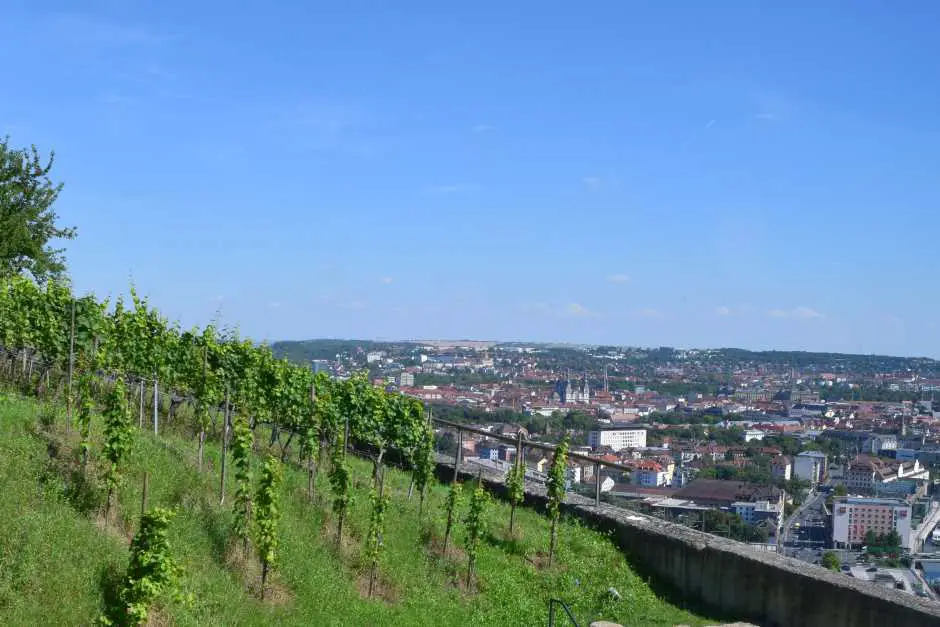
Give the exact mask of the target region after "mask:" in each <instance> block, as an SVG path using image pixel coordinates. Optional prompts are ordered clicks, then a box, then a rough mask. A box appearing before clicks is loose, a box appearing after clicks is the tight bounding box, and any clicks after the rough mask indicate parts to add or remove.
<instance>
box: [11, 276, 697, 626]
mask: <svg viewBox="0 0 940 627" xmlns="http://www.w3.org/2000/svg"><path fill="white" fill-rule="evenodd" d="M0 384H2V385H3V387H4V389H5V390H6V391H5V392H0V425H2V429H3V436H2V446H0V447H2V448H3V450H2V451H0V460H2V461H0V468H2V477H0V480H2V482H3V489H4V494H5V498H6V506H7V508H8V509H7V511H6V512H4V516H2V517H0V519H2V522H0V526H2V529H0V619H2V620H3V622H4V623H7V624H27V623H50V622H54V623H59V624H88V623H90V622H95V621H98V622H100V623H102V624H146V623H150V624H165V623H182V624H197V623H198V624H233V623H239V624H246V623H247V624H264V623H267V622H270V621H272V620H277V621H279V622H286V623H297V624H435V625H439V624H458V623H459V624H466V623H467V622H470V623H471V624H475V623H477V622H480V623H482V622H484V621H486V622H488V623H492V624H518V625H523V624H538V623H541V622H543V621H544V620H545V617H546V612H547V604H548V600H549V599H550V598H562V599H565V600H566V601H568V602H569V604H571V605H572V607H573V609H574V610H575V612H576V613H579V614H580V615H581V616H583V617H585V618H587V617H591V618H594V617H603V618H606V619H613V620H620V621H621V622H623V623H626V624H676V623H687V624H695V623H698V622H700V621H698V619H696V618H695V617H694V616H691V615H689V614H688V613H686V612H684V611H682V610H680V609H678V608H675V607H673V606H670V605H668V604H666V603H664V602H663V601H661V600H660V599H658V598H657V597H656V596H655V595H654V594H653V593H652V592H651V590H650V588H649V587H648V585H647V584H646V583H644V582H643V581H642V580H640V579H639V578H638V577H637V576H636V575H635V574H634V573H633V572H632V571H631V570H630V568H629V566H628V565H627V563H626V562H625V560H624V558H623V556H622V555H621V554H619V552H618V551H617V550H616V549H615V548H614V547H613V546H612V545H611V544H610V542H609V541H607V540H606V539H605V538H604V537H602V536H600V535H598V534H596V533H595V532H592V531H590V530H587V529H585V528H583V527H580V526H578V525H577V524H575V523H574V522H572V521H570V520H566V519H564V518H562V517H560V516H559V508H558V506H557V504H558V502H559V501H560V500H561V499H563V498H564V489H563V482H560V481H559V482H556V483H557V484H558V485H555V486H554V488H553V490H550V493H552V494H553V496H552V498H553V499H554V500H555V502H554V504H553V505H552V506H550V508H549V512H550V519H549V520H546V519H545V518H544V517H542V516H539V515H538V514H537V513H536V512H534V511H531V510H528V509H525V508H522V507H517V505H518V504H519V503H520V502H521V500H522V499H521V496H520V495H519V488H518V486H516V487H515V490H514V492H513V494H515V496H513V497H512V499H511V500H512V504H511V506H510V505H509V504H502V503H499V502H494V500H493V499H492V498H490V496H489V495H488V494H487V493H486V491H485V490H484V488H483V487H482V486H481V485H479V484H477V483H476V482H473V485H469V486H467V487H466V489H465V490H462V491H461V490H459V485H457V484H455V485H453V486H452V487H451V488H450V489H448V487H447V486H442V485H439V484H437V483H436V482H435V481H434V478H433V474H434V472H433V471H434V458H433V450H434V448H433V438H434V433H433V429H432V427H431V422H430V420H429V417H428V415H427V413H426V412H425V409H424V407H423V406H422V405H421V403H420V402H419V401H417V400H415V399H412V398H408V397H404V396H402V395H400V394H395V393H388V392H386V391H385V390H383V389H381V388H376V387H374V386H373V385H371V383H370V382H369V381H368V379H367V378H366V376H365V375H364V374H360V375H355V376H353V377H350V378H349V379H347V380H343V381H338V380H331V379H329V378H327V377H326V376H324V375H323V374H322V373H321V374H317V375H314V374H313V373H312V372H311V370H310V369H309V368H305V367H302V366H297V365H292V364H290V363H288V362H286V361H284V360H279V359H276V358H274V356H273V355H272V353H271V351H270V349H269V348H267V347H265V346H259V345H256V344H254V343H253V342H251V341H248V340H246V339H243V338H240V337H239V336H238V334H237V333H236V332H234V331H231V330H223V329H218V328H216V327H215V326H213V325H210V326H207V327H205V328H203V329H191V330H183V329H180V328H179V327H178V326H175V325H172V324H170V323H169V322H168V321H167V320H166V319H165V318H163V317H162V316H161V315H160V314H159V312H158V311H157V310H156V309H154V308H152V307H151V306H150V305H149V304H148V302H147V301H146V299H143V298H140V297H139V296H138V295H137V294H136V292H134V291H133V290H132V291H131V295H130V300H129V302H126V301H125V300H124V299H120V298H119V299H117V300H116V301H115V302H113V303H109V302H103V301H99V300H97V299H95V298H94V297H93V296H81V297H77V296H75V295H74V294H73V293H72V292H71V290H70V288H69V286H68V285H67V284H64V283H57V282H48V283H46V284H44V285H38V284H37V283H35V282H34V281H31V280H29V279H26V278H23V277H19V276H17V277H13V278H9V279H0ZM364 451H365V452H364ZM391 452H394V458H395V460H396V465H395V466H394V467H392V466H389V464H388V463H387V460H388V458H389V457H390V453H391ZM565 455H566V449H565V448H564V445H562V446H561V447H559V451H558V452H557V453H556V460H558V461H557V462H556V465H557V466H558V467H559V469H560V467H561V465H563V464H564V463H565ZM514 472H515V474H514V475H513V476H517V475H518V474H519V469H516V470H515V471H514ZM556 474H557V473H556ZM511 478H512V477H511ZM461 492H462V493H463V494H461ZM510 527H511V528H510ZM610 588H615V589H616V590H618V591H619V592H618V593H617V594H616V595H612V594H611V593H610V592H609V589H610ZM618 597H619V600H618ZM63 601H67V602H63Z"/></svg>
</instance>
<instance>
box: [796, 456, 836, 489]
mask: <svg viewBox="0 0 940 627" xmlns="http://www.w3.org/2000/svg"><path fill="white" fill-rule="evenodd" d="M827 470H828V468H827V467H826V454H825V453H820V452H819V451H803V452H802V453H800V454H798V455H797V456H796V457H794V458H793V474H794V475H795V476H796V478H797V479H803V480H804V481H809V482H810V483H811V484H812V485H816V484H818V483H821V482H822V481H823V480H824V479H825V478H826V471H827Z"/></svg>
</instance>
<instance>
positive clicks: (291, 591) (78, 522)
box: [0, 393, 702, 626]
mask: <svg viewBox="0 0 940 627" xmlns="http://www.w3.org/2000/svg"><path fill="white" fill-rule="evenodd" d="M43 412H49V410H48V409H47V408H43V407H42V406H40V405H39V404H37V403H35V402H32V401H26V400H22V399H19V398H15V397H11V396H9V395H7V396H4V395H3V394H2V393H0V490H2V492H0V494H3V495H4V498H3V500H2V507H3V510H4V511H2V513H0V623H2V624H6V625H27V624H61V625H79V624H89V623H91V622H93V621H94V619H95V618H96V617H97V616H99V615H100V614H101V613H102V612H104V611H105V608H106V604H107V603H106V599H107V598H108V597H109V595H113V593H114V592H113V591H114V588H115V582H117V581H119V579H120V576H121V574H122V573H123V570H124V568H125V566H126V563H127V555H128V553H127V545H128V538H129V536H130V535H131V534H132V532H133V531H134V528H135V525H136V519H137V516H138V515H139V512H140V502H141V483H142V481H141V478H142V476H143V473H144V472H145V471H146V472H148V473H149V476H150V481H149V486H150V489H149V498H148V501H149V504H150V505H152V506H153V505H162V506H168V507H174V508H177V509H178V510H179V515H178V516H177V518H176V519H175V520H174V522H173V525H172V531H171V542H172V547H173V550H174V554H175V557H176V558H177V559H178V560H179V561H180V563H181V564H182V565H183V567H184V568H185V575H184V578H183V580H182V582H181V583H182V587H183V588H184V591H185V592H187V593H192V601H191V602H190V603H176V602H170V601H162V602H161V603H160V607H159V608H158V615H159V616H161V617H162V619H163V620H165V621H166V622H172V623H174V624H179V625H266V624H284V625H293V624H296V625H461V626H463V625H514V626H515V625H539V624H544V623H545V622H546V619H547V612H548V600H549V599H550V598H559V599H563V600H565V601H566V602H568V603H569V605H571V607H572V609H573V611H574V613H575V615H576V616H577V618H578V620H579V621H580V622H581V623H582V624H585V625H586V624H588V623H589V622H590V620H594V619H597V618H604V619H607V620H614V621H617V622H620V623H622V624H624V625H675V624H680V623H681V624H691V625H696V624H702V619H700V618H698V617H696V616H694V615H691V614H689V613H687V612H685V611H683V610H681V609H679V608H677V607H675V606H672V605H669V604H668V603H666V602H664V601H663V600H662V599H660V598H657V597H656V595H655V594H654V593H653V592H652V591H651V589H650V587H649V586H648V585H647V583H646V582H644V581H643V580H642V579H641V578H640V577H638V576H637V575H636V574H635V573H634V572H633V571H632V570H631V569H630V566H629V564H628V563H627V562H626V560H625V559H624V557H623V555H622V553H621V552H620V551H618V549H617V548H616V547H615V546H614V545H613V544H612V543H611V542H610V540H609V539H608V538H607V537H606V536H604V535H602V534H599V533H597V532H595V531H592V530H589V529H587V528H585V527H583V526H581V525H579V524H577V523H576V522H574V521H571V520H566V521H564V524H563V525H562V527H561V531H560V534H559V537H560V548H559V552H558V555H557V558H556V564H555V566H553V567H552V568H551V569H542V568H537V567H536V566H535V565H534V564H533V563H532V561H530V560H534V561H538V558H537V555H536V554H537V552H539V551H544V550H545V548H546V546H547V541H548V523H547V520H546V519H545V518H544V517H543V516H541V515H539V514H538V513H536V512H534V511H531V510H526V509H523V510H522V511H519V512H517V514H516V519H517V525H518V529H519V535H520V539H519V540H518V541H517V542H515V543H507V542H505V533H506V531H505V527H506V526H507V525H508V520H509V508H508V506H506V505H505V504H503V503H499V502H494V503H493V504H492V505H491V506H490V508H489V514H488V520H489V521H490V532H491V536H490V537H489V538H488V539H487V541H485V542H484V543H483V545H482V547H481V549H480V551H479V556H478V558H477V573H478V584H477V586H476V589H474V590H473V591H472V592H468V591H466V590H465V589H464V588H463V586H462V585H459V584H457V583H456V581H457V580H458V579H462V576H463V573H464V572H465V568H466V563H465V559H464V558H463V556H462V553H461V554H457V555H455V556H453V557H451V558H450V559H447V560H442V559H441V558H439V557H438V556H437V555H435V554H434V553H433V551H432V550H431V549H430V548H429V547H428V545H427V544H426V539H427V534H428V533H431V534H436V535H442V534H443V521H442V516H441V504H442V502H443V499H444V495H445V494H446V490H447V488H446V486H436V487H435V488H434V489H433V490H432V491H431V492H430V494H429V497H428V500H427V501H426V503H425V516H424V518H423V520H422V519H420V518H419V516H418V513H417V497H415V498H414V499H412V500H411V501H409V500H408V499H407V497H406V493H407V489H408V483H409V475H407V474H405V473H402V472H399V471H397V470H390V471H389V472H388V473H387V480H386V481H387V483H386V492H387V493H389V494H391V496H392V504H391V507H390V508H389V511H388V514H387V516H386V533H385V541H386V546H385V553H384V554H383V558H382V564H381V579H382V583H383V590H386V591H388V592H387V593H386V596H387V597H388V598H387V599H382V600H378V599H366V598H363V596H362V594H361V592H360V588H361V585H360V581H362V580H363V578H364V574H363V572H362V571H363V570H364V569H363V568H362V567H361V566H360V564H359V558H358V554H359V550H360V548H361V545H362V537H363V536H364V535H365V531H366V525H367V521H368V515H369V502H368V490H367V486H368V481H369V472H370V470H371V465H370V464H369V463H368V462H366V461H363V460H355V459H354V460H353V461H352V467H353V477H354V481H355V482H356V483H357V484H358V485H359V486H360V487H358V488H357V489H355V491H354V501H353V504H352V509H351V512H350V517H349V521H348V524H347V529H348V530H349V531H350V536H351V539H350V540H349V541H348V542H347V545H346V549H345V550H344V551H343V553H342V554H340V553H338V552H337V550H336V549H335V544H334V538H335V524H334V523H333V521H332V517H331V514H330V513H329V511H328V507H327V506H326V505H318V504H311V503H309V502H308V501H307V500H306V498H305V495H304V492H305V488H306V476H305V475H304V474H303V473H302V472H300V471H297V470H295V469H292V468H288V469H286V472H285V481H284V486H283V494H284V496H283V504H284V507H283V518H282V523H281V532H282V537H281V548H280V556H279V560H280V562H279V564H278V568H277V571H276V575H275V582H276V586H277V589H278V590H279V594H278V595H277V596H278V597H279V600H278V601H276V602H273V603H272V602H264V603H262V602H261V601H259V600H258V599H257V597H256V596H255V595H253V594H252V593H251V592H249V591H248V590H247V589H246V584H245V578H244V575H243V574H242V573H240V572H237V571H236V570H234V569H233V568H232V567H230V566H228V565H227V564H228V562H227V560H226V556H227V549H228V546H229V529H230V526H231V516H230V513H229V510H228V509H227V507H219V505H218V481H219V474H218V459H219V458H218V451H217V450H216V449H213V448H211V447H209V448H208V449H207V454H206V459H207V462H208V464H207V465H208V469H207V471H206V472H205V473H203V474H200V473H198V472H197V470H196V467H195V459H196V453H195V443H194V441H192V440H191V439H188V438H181V437H174V436H168V437H163V436H161V438H159V439H155V438H154V437H152V436H151V435H146V434H140V435H139V437H138V438H137V444H136V446H135V452H134V455H133V459H132V460H131V462H130V464H129V467H128V470H127V472H126V481H125V484H124V486H123V487H122V488H121V490H120V493H119V495H118V503H119V505H118V512H119V515H120V516H119V518H120V520H121V521H122V522H121V523H119V524H118V527H123V528H122V530H121V531H117V530H116V529H115V528H114V527H111V528H108V529H106V528H105V527H104V526H103V525H102V524H101V523H100V522H96V521H99V520H100V514H99V513H97V511H96V510H95V508H94V507H91V506H89V503H91V504H94V503H97V502H99V501H97V500H96V499H100V498H101V493H100V492H99V491H96V490H95V489H89V490H85V491H82V490H77V489H76V488H75V487H74V484H73V483H72V482H70V481H66V479H67V478H68V477H69V476H70V475H69V473H68V472H66V471H63V468H64V467H65V466H67V465H68V462H70V459H71V458H70V455H72V453H70V451H71V449H70V447H71V446H73V445H74V438H66V437H65V436H64V435H63V434H62V433H61V427H62V424H63V419H62V418H61V416H56V417H55V418H56V421H57V422H56V425H57V427H54V428H51V429H47V430H44V429H43V428H41V427H40V424H41V420H40V417H41V414H42V413H43ZM96 428H97V429H99V430H100V424H97V425H96ZM50 432H51V434H50ZM99 437H100V434H99ZM50 439H51V440H52V441H53V442H55V443H58V444H59V445H60V447H61V448H60V450H59V452H58V458H57V459H54V460H52V459H51V458H50V454H49V450H50V446H49V440H50ZM52 448H54V447H52ZM99 451H100V442H96V443H95V445H94V446H93V448H92V455H93V457H96V456H97V455H98V454H99ZM71 465H72V467H74V462H72V464H71ZM93 472H94V471H93ZM69 486H72V487H69ZM99 489H100V488H99ZM317 491H318V493H319V494H320V496H322V497H324V501H323V502H324V503H326V502H327V499H328V484H327V481H326V477H325V476H322V475H321V476H320V477H319V481H318V484H317ZM232 494H233V490H232V486H231V485H229V486H228V497H227V499H228V502H227V505H228V504H230V503H231V498H232ZM461 527H462V526H458V528H457V531H456V537H455V544H457V545H458V546H461V545H462V541H463V531H462V528H461ZM527 558H529V559H527ZM611 586H613V587H615V588H616V589H617V590H618V591H619V592H620V594H621V595H622V600H621V601H619V602H613V601H611V600H609V595H608V594H607V589H608V588H609V587H611ZM559 624H564V623H563V622H560V623H559Z"/></svg>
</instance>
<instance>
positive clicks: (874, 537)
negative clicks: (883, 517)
mask: <svg viewBox="0 0 940 627" xmlns="http://www.w3.org/2000/svg"><path fill="white" fill-rule="evenodd" d="M865 544H866V545H868V546H876V545H877V544H878V534H876V533H875V530H874V529H869V530H868V531H866V532H865Z"/></svg>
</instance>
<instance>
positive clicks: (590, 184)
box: [581, 176, 602, 192]
mask: <svg viewBox="0 0 940 627" xmlns="http://www.w3.org/2000/svg"><path fill="white" fill-rule="evenodd" d="M581 182H583V183H584V185H585V187H587V188H588V189H589V190H591V191H592V192H596V191H597V190H599V189H600V188H601V183H602V181H601V179H600V177H599V176H585V177H584V178H583V179H581Z"/></svg>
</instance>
